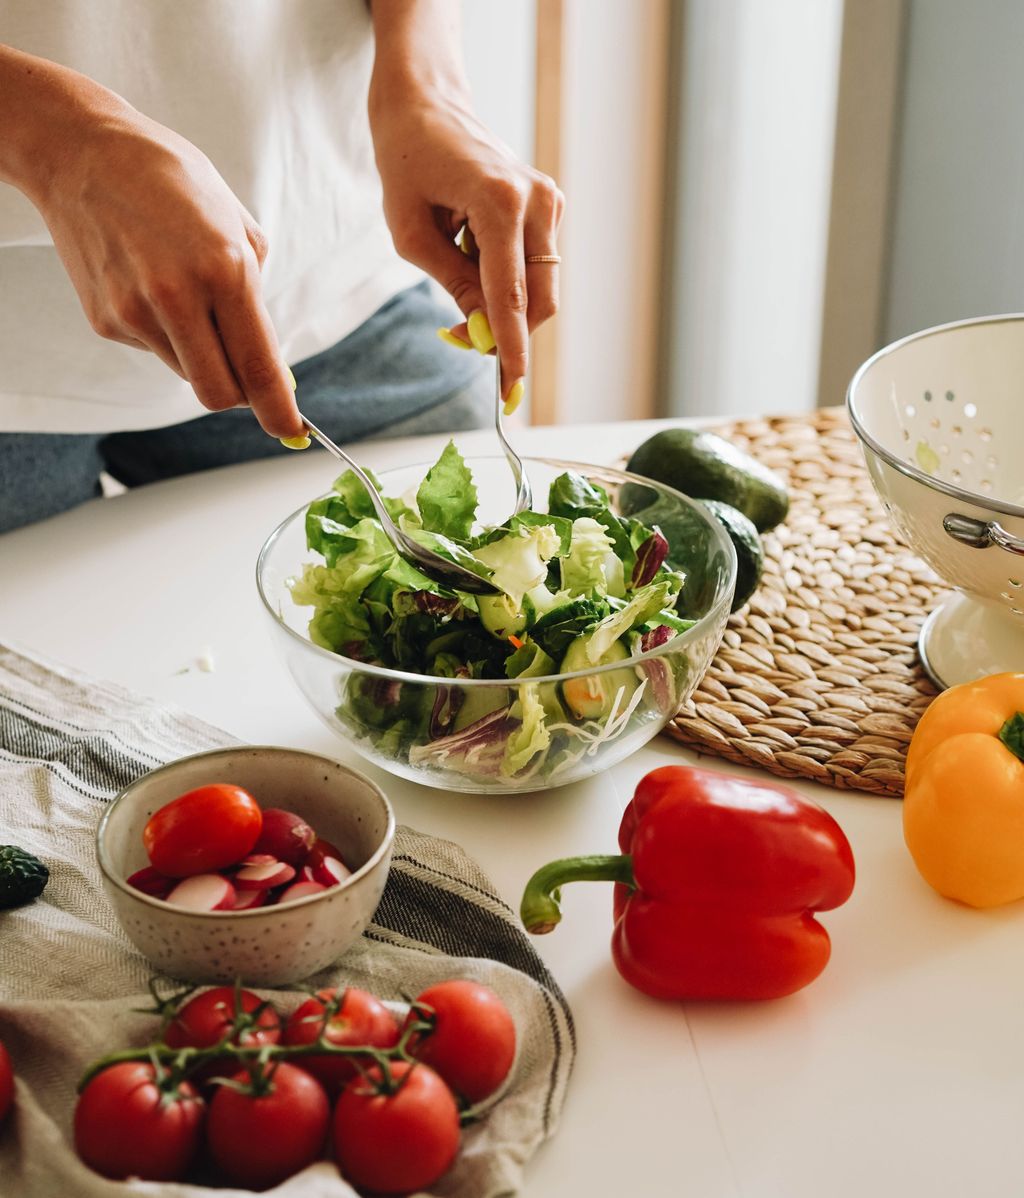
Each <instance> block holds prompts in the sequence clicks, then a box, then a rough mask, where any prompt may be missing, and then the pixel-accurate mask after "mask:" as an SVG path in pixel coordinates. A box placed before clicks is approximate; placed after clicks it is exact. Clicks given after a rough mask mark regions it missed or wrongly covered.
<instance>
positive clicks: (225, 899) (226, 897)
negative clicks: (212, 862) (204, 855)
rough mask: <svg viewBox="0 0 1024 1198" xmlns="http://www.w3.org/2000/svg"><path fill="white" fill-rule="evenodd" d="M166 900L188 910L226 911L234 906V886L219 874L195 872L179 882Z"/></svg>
mask: <svg viewBox="0 0 1024 1198" xmlns="http://www.w3.org/2000/svg"><path fill="white" fill-rule="evenodd" d="M166 901H167V902H169V903H172V904H173V905H174V906H175V907H184V908H185V909H186V910H188V911H228V910H230V909H231V908H232V907H233V906H234V902H235V888H234V886H232V885H231V883H230V882H229V881H228V880H227V878H222V877H221V876H220V874H196V875H195V876H194V877H192V878H186V879H185V880H184V881H183V882H179V883H178V885H177V886H175V888H174V889H173V890H172V891H171V893H170V894H169V895H168V896H167V900H166Z"/></svg>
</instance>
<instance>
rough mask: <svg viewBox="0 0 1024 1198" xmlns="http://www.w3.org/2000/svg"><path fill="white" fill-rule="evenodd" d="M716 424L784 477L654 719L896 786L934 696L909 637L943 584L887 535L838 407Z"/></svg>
mask: <svg viewBox="0 0 1024 1198" xmlns="http://www.w3.org/2000/svg"><path fill="white" fill-rule="evenodd" d="M715 431H716V432H718V433H720V434H721V435H722V436H724V437H726V438H727V439H728V440H730V441H732V442H733V443H734V444H736V445H738V446H740V447H741V448H743V449H746V450H747V451H748V452H750V453H752V454H753V455H754V456H755V457H757V458H758V459H759V460H760V461H761V462H763V463H764V464H765V465H766V466H769V467H771V469H773V470H775V471H777V472H778V474H780V475H781V476H782V477H783V478H784V479H786V480H787V483H788V486H789V492H790V504H791V506H790V512H789V516H788V517H787V519H786V521H785V523H784V524H782V525H780V526H779V527H778V528H777V529H775V530H774V531H773V532H770V533H767V534H766V535H765V536H764V538H763V539H764V550H765V570H764V578H763V580H762V583H761V586H760V587H759V589H758V591H757V592H756V594H755V595H754V596H753V598H752V599H751V601H750V602H749V603H748V604H747V605H746V606H745V607H744V608H742V609H741V610H740V611H739V612H737V613H736V614H735V615H733V616H731V617H730V619H729V624H728V627H727V628H726V631H725V636H724V639H723V641H722V646H721V648H720V649H719V651H718V654H717V656H716V657H715V660H714V661H713V662H712V665H711V668H710V669H709V670H708V673H707V675H706V676H705V678H704V681H703V682H702V683H701V685H700V687H699V688H698V689H697V691H696V693H695V694H694V696H693V698H692V699H691V700H690V701H689V702H688V703H686V705H685V706H684V707H683V708H682V709H681V710H680V712H679V715H678V716H676V718H675V720H674V721H673V722H672V723H671V724H670V725H669V726H668V728H667V729H666V732H667V733H668V734H669V735H671V736H673V737H674V738H675V739H676V740H679V741H681V742H682V743H683V744H684V745H686V746H687V747H688V748H690V749H695V750H697V751H699V752H701V753H709V754H713V755H715V756H718V757H724V758H726V759H727V760H728V761H733V762H738V763H741V764H743V765H753V766H759V767H761V768H763V769H766V770H768V771H770V772H771V773H773V774H778V775H780V776H782V777H784V778H797V777H798V778H811V779H813V780H814V781H816V782H823V783H825V784H827V785H829V786H836V787H840V788H843V789H855V790H865V791H871V792H872V793H874V794H880V795H892V796H895V797H899V796H901V795H902V794H903V764H904V758H905V756H906V750H907V745H908V743H909V741H910V737H911V733H912V732H913V730H914V727H915V725H916V724H917V721H918V720H919V719H920V717H921V714H922V712H923V711H924V709H925V708H926V707H927V706H928V704H929V703H930V702H931V700H932V699H933V698H934V696H935V688H934V687H933V686H932V684H931V683H930V682H929V680H928V679H927V677H926V676H925V674H924V673H923V671H922V669H921V665H920V662H919V661H918V658H917V652H916V648H915V644H916V640H917V633H918V630H919V628H920V626H921V622H922V620H923V619H924V617H925V616H926V615H927V614H928V612H929V611H930V610H931V609H932V608H933V607H934V606H935V604H936V601H937V600H938V598H939V596H940V595H941V594H943V592H944V591H945V590H946V588H945V586H944V585H943V584H942V583H941V582H939V580H938V579H937V578H936V576H935V575H934V574H933V573H932V572H931V571H930V570H929V569H928V567H927V566H925V565H924V563H923V562H921V561H920V560H919V559H918V558H916V557H915V556H914V555H913V554H912V553H911V552H910V550H909V549H907V547H906V546H905V545H904V544H903V542H902V541H901V540H900V539H899V538H898V536H897V535H896V533H895V531H894V530H893V527H892V525H891V524H890V523H889V521H888V520H887V518H886V515H885V512H884V511H883V510H882V506H881V504H880V503H879V501H878V499H877V498H876V496H875V492H874V490H873V489H872V486H871V483H870V480H869V479H868V475H867V471H866V470H865V467H864V461H863V457H862V455H861V450H860V446H859V444H858V442H857V439H856V437H855V435H854V433H853V431H852V429H851V428H850V424H849V421H848V420H847V417H846V413H845V411H844V410H843V409H839V408H831V409H825V410H823V411H819V412H815V413H814V414H812V415H807V416H785V417H775V418H768V419H757V420H737V421H735V422H732V423H730V424H725V425H717V426H715Z"/></svg>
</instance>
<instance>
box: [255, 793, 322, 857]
mask: <svg viewBox="0 0 1024 1198" xmlns="http://www.w3.org/2000/svg"><path fill="white" fill-rule="evenodd" d="M315 843H316V833H315V832H314V831H313V829H312V828H311V827H310V826H309V824H307V823H306V821H305V820H304V819H302V818H301V817H300V816H298V815H296V814H295V813H294V812H293V811H282V810H281V809H280V808H279V807H268V808H267V809H266V811H264V812H263V827H262V829H261V830H260V837H259V840H257V841H256V846H255V848H254V850H253V851H254V852H256V853H270V854H272V855H273V856H274V857H276V858H277V859H278V861H285V862H287V863H288V865H295V866H299V865H301V864H302V863H303V861H305V860H306V858H307V857H308V856H309V850H310V849H311V848H312V847H313V845H314V844H315Z"/></svg>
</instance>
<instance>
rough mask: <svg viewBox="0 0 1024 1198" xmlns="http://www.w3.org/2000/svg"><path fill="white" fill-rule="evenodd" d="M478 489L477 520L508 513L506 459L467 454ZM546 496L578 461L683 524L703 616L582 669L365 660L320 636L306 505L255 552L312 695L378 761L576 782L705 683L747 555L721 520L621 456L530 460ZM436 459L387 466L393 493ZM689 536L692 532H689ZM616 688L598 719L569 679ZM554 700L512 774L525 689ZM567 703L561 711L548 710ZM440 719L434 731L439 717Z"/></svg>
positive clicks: (288, 653) (658, 725)
mask: <svg viewBox="0 0 1024 1198" xmlns="http://www.w3.org/2000/svg"><path fill="white" fill-rule="evenodd" d="M467 464H468V466H469V467H470V469H471V470H472V472H473V477H474V481H475V483H476V486H477V490H478V492H479V501H480V506H479V511H478V519H479V520H480V522H481V523H483V524H485V525H497V524H500V523H502V522H503V521H504V520H506V519H507V517H508V515H509V512H510V511H511V510H512V505H513V502H514V484H513V481H512V478H511V475H510V473H509V470H508V467H507V465H506V463H505V461H504V459H501V458H469V459H467ZM526 468H527V470H528V473H529V475H530V479H531V482H532V484H533V490H534V508H535V510H537V511H544V510H546V506H547V493H548V488H549V486H550V484H551V482H552V481H553V480H554V479H555V478H556V477H558V475H560V474H562V473H563V472H564V471H566V470H574V471H577V472H578V473H580V474H583V475H585V476H586V477H587V478H589V479H590V480H591V481H592V482H594V483H597V484H599V485H600V486H602V487H604V488H605V490H606V491H608V493H609V496H610V497H611V502H612V508H613V510H614V511H616V512H617V513H619V514H621V515H630V516H633V517H635V518H636V519H638V520H640V521H641V522H643V523H645V524H647V525H649V526H654V525H657V526H659V527H661V528H662V529H663V531H664V532H665V534H666V536H668V539H669V541H670V542H672V540H673V536H672V532H671V531H670V530H673V529H675V530H684V535H685V537H686V540H687V542H688V544H689V545H690V549H689V551H688V552H689V556H690V557H691V558H692V559H693V560H698V559H699V561H700V562H701V563H702V565H703V569H697V568H693V569H691V571H690V574H689V576H688V579H687V584H686V588H685V594H686V598H687V603H688V605H689V609H690V610H688V611H687V612H686V614H687V615H688V616H689V617H690V618H694V619H695V621H696V622H695V623H694V625H693V627H691V628H689V629H688V630H686V631H685V632H681V633H679V634H678V635H677V636H675V637H674V638H673V639H672V640H670V641H668V642H666V643H665V644H663V645H661V646H660V647H658V648H654V649H652V650H650V651H648V652H647V653H643V654H635V655H634V656H632V657H630V658H628V659H626V660H622V661H617V662H614V663H613V664H609V665H601V666H594V667H590V668H587V669H585V670H580V671H576V672H575V673H568V674H561V675H548V676H543V677H536V678H529V679H526V680H513V681H507V680H504V679H494V680H492V679H474V678H465V679H463V678H438V677H433V676H425V675H421V674H411V673H407V672H403V671H401V670H394V669H387V668H384V667H381V666H374V665H369V664H365V663H362V662H358V661H354V660H351V659H349V658H346V657H342V656H341V655H339V654H337V653H333V652H331V651H330V650H328V649H325V648H322V647H321V646H319V645H315V644H313V643H312V641H310V639H309V636H308V634H307V625H308V622H309V617H310V612H311V609H310V608H308V607H300V606H298V605H297V604H296V603H295V602H294V600H293V598H292V596H291V593H290V591H289V581H290V580H291V579H294V578H295V577H297V576H299V575H300V574H301V572H302V567H303V565H304V564H305V563H307V562H310V561H315V560H319V559H318V556H317V555H316V554H315V553H313V552H312V551H311V550H309V549H308V548H307V547H306V537H305V527H304V524H305V521H304V517H305V508H302V509H300V510H299V511H297V512H294V513H293V514H292V515H291V516H289V517H288V518H287V519H286V520H285V521H284V522H283V523H282V524H281V525H279V526H278V528H277V529H275V530H274V532H273V533H272V534H271V535H270V537H269V538H268V539H267V541H266V543H265V545H264V546H263V549H262V551H261V553H260V556H259V561H258V563H257V585H258V588H259V592H260V596H261V598H262V600H263V603H264V606H265V608H266V610H267V612H268V614H269V615H270V617H271V620H272V623H273V637H274V640H275V642H276V645H277V648H278V650H279V651H280V652H281V654H282V656H283V659H284V662H285V664H286V666H287V668H288V671H289V673H290V675H291V677H292V678H293V679H294V681H295V683H296V685H297V686H298V688H299V690H300V691H301V692H302V694H303V695H304V696H305V698H306V700H307V702H308V703H309V705H310V706H311V707H312V709H313V710H314V711H315V712H316V714H317V715H318V716H319V717H320V718H321V719H322V720H323V721H324V723H325V724H326V725H327V726H328V727H329V728H331V729H332V730H333V731H334V732H336V733H338V735H339V736H341V737H342V738H343V739H344V740H346V741H347V742H348V743H350V744H351V745H352V746H353V747H354V748H355V749H356V750H357V751H358V752H359V753H361V754H362V755H363V756H364V757H366V758H367V759H368V760H369V761H372V762H373V763H374V764H376V765H378V766H380V767H382V768H383V769H385V770H388V771H390V772H391V773H393V774H397V775H399V776H400V777H404V778H409V779H411V780H412V781H415V782H420V783H423V784H425V785H428V786H434V787H438V788H441V789H444V790H456V791H466V792H470V793H477V794H481V793H508V792H510V791H535V790H543V789H547V788H550V787H554V786H562V785H566V784H568V783H571V782H577V781H579V780H580V779H582V778H587V777H589V776H591V775H592V774H595V773H597V772H599V771H602V770H605V769H607V768H608V767H609V766H610V765H613V764H615V763H616V762H619V761H621V760H623V759H624V758H625V757H627V756H629V754H631V753H633V752H635V751H636V750H637V749H639V748H640V747H641V746H642V745H644V744H646V743H647V742H648V741H649V740H650V739H651V738H652V737H653V736H655V735H656V734H657V733H658V732H659V731H661V729H662V728H664V727H665V725H666V724H667V723H668V721H669V720H670V719H671V718H672V716H673V715H674V714H675V713H676V711H677V710H678V709H679V706H680V704H681V703H683V702H684V701H685V700H686V699H687V698H689V696H690V695H691V694H692V693H693V691H694V689H695V688H696V686H697V684H698V683H699V682H700V680H701V678H702V677H703V675H704V673H705V671H706V670H707V668H708V665H709V664H710V662H711V658H712V657H713V655H714V653H715V650H716V649H717V648H718V645H719V642H720V641H721V637H722V632H723V630H724V628H725V622H726V619H727V618H728V614H729V605H730V602H731V599H732V594H733V590H734V588H735V582H736V555H735V551H734V549H733V547H732V544H731V542H730V541H729V539H728V537H727V536H726V535H725V533H724V531H723V530H722V528H721V526H720V525H719V523H718V522H717V520H715V519H714V518H713V517H711V516H710V515H709V514H708V513H707V511H706V510H705V509H704V508H703V507H701V505H700V504H697V503H694V502H693V501H692V500H690V499H687V498H686V497H685V496H683V495H680V494H679V493H678V492H677V491H673V490H672V489H671V488H669V487H665V486H662V485H661V484H657V483H652V482H649V481H648V480H646V479H640V478H637V477H636V476H634V475H630V474H626V473H624V472H622V471H618V470H614V469H611V468H610V467H599V466H588V465H580V464H579V463H573V462H563V461H556V460H551V459H529V460H527V462H526ZM426 470H427V466H426V465H416V466H408V467H402V468H400V469H395V470H389V471H386V472H383V473H382V474H381V476H380V481H381V484H382V487H383V490H384V493H385V494H386V495H395V496H406V495H409V494H410V493H415V489H416V487H417V486H418V485H419V483H420V482H421V480H422V479H423V476H424V474H425V473H426ZM681 535H683V534H681ZM567 684H568V685H574V686H577V687H583V688H585V689H586V690H587V691H589V692H591V693H593V694H595V695H596V694H602V695H604V696H606V697H607V703H606V705H605V707H604V709H603V710H602V712H601V716H600V718H599V719H589V720H586V719H579V718H577V717H574V716H572V715H569V714H568V710H569V709H568V708H567V707H566V706H565V704H563V702H562V698H561V697H562V695H563V693H564V687H565V686H566V685H567ZM527 690H528V691H529V695H528V698H529V699H530V701H531V704H533V705H535V704H536V702H539V703H540V704H541V705H543V707H544V709H545V713H546V718H547V722H548V728H549V731H550V734H551V746H550V748H549V749H548V751H547V752H546V753H545V754H543V755H542V756H539V757H538V758H537V759H535V760H534V761H533V762H531V763H530V764H529V765H528V766H526V767H525V768H523V769H521V770H519V771H518V772H516V773H514V774H509V773H507V772H505V769H504V768H503V759H504V758H505V746H506V744H507V742H508V738H509V736H510V735H511V734H512V733H513V732H514V731H515V730H516V729H517V728H518V727H519V725H520V723H521V720H520V718H519V716H520V713H521V711H522V710H523V708H522V699H523V697H524V692H526V691H527ZM452 709H455V710H456V716H455V719H454V723H452V724H450V725H449V728H451V729H452V730H451V731H450V732H447V734H441V735H438V733H437V730H436V729H437V725H436V723H435V722H434V721H433V719H432V716H433V714H434V713H437V712H440V711H443V710H444V711H450V710H452ZM552 712H555V713H566V714H565V715H564V718H562V717H561V715H555V716H554V717H552V716H551V714H550V713H552ZM432 724H433V725H434V729H435V730H434V732H433V734H432V731H431V728H432Z"/></svg>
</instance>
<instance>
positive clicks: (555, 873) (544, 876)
mask: <svg viewBox="0 0 1024 1198" xmlns="http://www.w3.org/2000/svg"><path fill="white" fill-rule="evenodd" d="M566 882H621V883H622V884H623V885H624V886H633V885H634V881H633V858H632V857H630V856H624V855H621V854H618V853H616V854H614V855H609V856H602V857H563V858H561V860H559V861H550V862H549V863H548V864H547V865H542V866H541V867H540V869H538V870H537V872H536V873H535V874H534V875H533V877H532V878H531V879H530V880H529V881H528V882H527V883H526V889H525V890H524V891H523V901H522V902H521V903H520V904H519V916H520V918H521V919H522V921H523V926H524V927H525V928H526V930H527V931H528V932H532V933H533V934H534V935H535V936H540V935H543V934H544V933H545V932H551V931H554V929H555V927H556V926H557V925H558V923H559V921H560V920H561V918H562V909H561V907H560V906H559V899H560V895H559V890H560V888H561V887H562V886H564V885H565V883H566Z"/></svg>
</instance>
